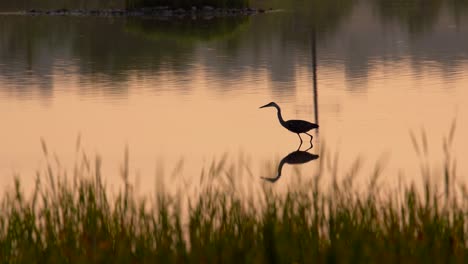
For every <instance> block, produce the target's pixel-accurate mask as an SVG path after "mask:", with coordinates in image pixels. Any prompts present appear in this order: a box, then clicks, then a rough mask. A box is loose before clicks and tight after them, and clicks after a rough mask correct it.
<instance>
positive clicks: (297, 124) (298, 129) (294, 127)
mask: <svg viewBox="0 0 468 264" xmlns="http://www.w3.org/2000/svg"><path fill="white" fill-rule="evenodd" d="M264 107H275V108H276V110H277V111H278V119H279V122H280V124H281V125H282V126H284V127H285V128H286V129H287V130H289V131H291V132H293V133H296V134H297V136H298V137H299V139H300V140H301V144H302V138H301V136H300V135H299V134H300V133H305V134H307V135H309V136H310V144H312V138H314V137H313V136H312V135H311V134H309V133H307V131H309V130H312V129H314V128H318V127H319V126H318V125H317V124H314V123H310V122H308V121H304V120H288V121H284V119H283V117H282V116H281V108H280V107H279V106H278V105H277V104H276V103H275V102H271V103H269V104H266V105H264V106H261V107H260V108H264Z"/></svg>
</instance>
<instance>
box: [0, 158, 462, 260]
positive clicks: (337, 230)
mask: <svg viewBox="0 0 468 264" xmlns="http://www.w3.org/2000/svg"><path fill="white" fill-rule="evenodd" d="M83 167H84V168H87V169H86V170H82V169H79V168H78V169H76V170H75V175H74V178H73V179H72V180H71V181H70V182H69V181H68V180H67V178H66V177H62V176H63V175H60V174H59V172H58V171H54V169H52V168H51V167H49V169H48V170H47V172H46V173H45V174H44V175H42V176H41V175H38V177H37V184H36V188H35V189H34V192H33V193H32V194H31V195H29V196H28V197H26V196H25V194H24V192H23V191H22V189H21V184H20V181H19V180H16V181H15V188H14V190H12V191H11V192H8V193H7V194H5V195H4V196H3V198H2V199H1V206H0V260H1V262H2V263H37V262H41V263H88V262H90V263H155V262H156V263H215V262H216V263H325V262H326V263H375V262H379V263H467V261H468V241H467V239H468V221H467V220H468V215H467V213H468V196H467V192H466V189H465V188H464V187H460V190H461V192H460V194H461V196H462V199H455V198H453V199H445V198H443V196H442V197H441V196H440V195H439V190H438V189H437V188H433V186H432V185H430V184H426V185H425V188H424V190H423V191H421V192H419V191H416V189H415V188H414V187H412V186H409V187H407V188H405V189H404V190H400V192H398V193H385V192H381V191H378V190H374V189H372V187H370V189H369V190H367V191H366V192H365V194H363V193H362V192H357V191H356V192H355V191H353V189H350V188H348V187H347V186H346V185H341V184H336V185H335V186H334V187H333V191H332V192H327V193H325V192H322V191H321V190H320V189H319V188H318V187H317V186H318V185H317V184H315V182H313V181H312V182H310V183H307V184H306V183H302V184H301V186H298V188H297V189H291V190H290V191H288V192H287V193H286V194H281V195H280V194H277V193H274V192H273V191H271V190H270V189H268V188H264V189H263V192H262V193H260V194H259V197H258V199H254V198H249V199H247V200H245V199H243V198H242V197H240V196H237V195H236V194H235V192H233V191H226V190H223V188H212V187H209V186H207V187H205V188H204V190H203V191H202V195H200V196H199V197H197V198H192V199H190V198H189V197H181V196H177V195H171V194H169V193H166V192H159V193H157V195H156V196H155V198H154V199H148V198H147V199H139V198H137V197H136V196H135V194H134V193H133V191H132V187H131V186H130V185H129V183H128V168H127V166H124V168H123V170H122V174H123V176H124V177H123V179H124V186H125V187H124V188H123V189H122V190H121V191H120V192H118V193H117V194H115V195H113V196H112V197H111V196H109V194H108V192H107V191H106V187H105V186H104V183H103V180H101V173H100V160H99V159H96V161H95V164H94V165H93V164H91V163H89V162H86V164H84V165H83ZM85 171H88V172H92V173H91V174H88V173H85ZM215 172H216V171H215ZM218 172H219V173H220V174H221V171H218ZM90 176H92V177H90ZM42 177H46V178H42ZM184 208H185V209H184Z"/></svg>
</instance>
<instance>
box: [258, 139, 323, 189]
mask: <svg viewBox="0 0 468 264" xmlns="http://www.w3.org/2000/svg"><path fill="white" fill-rule="evenodd" d="M299 147H300V146H299ZM311 148H312V147H310V148H308V149H307V150H309V149H311ZM307 150H305V151H301V150H299V149H298V150H296V151H293V152H291V153H289V154H288V155H287V156H286V157H284V158H283V159H282V160H281V161H280V163H279V164H278V174H277V175H276V177H275V178H265V177H261V178H262V179H264V180H266V181H269V182H275V181H277V180H278V179H279V178H280V177H281V171H282V170H283V165H284V164H285V163H287V164H303V163H307V162H309V161H311V160H315V159H318V158H319V156H318V155H315V154H311V153H309V152H307Z"/></svg>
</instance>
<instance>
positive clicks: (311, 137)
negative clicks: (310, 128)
mask: <svg viewBox="0 0 468 264" xmlns="http://www.w3.org/2000/svg"><path fill="white" fill-rule="evenodd" d="M305 133H306V134H307V135H309V136H310V143H312V139H313V138H314V137H313V136H312V135H311V134H309V133H307V132H305Z"/></svg>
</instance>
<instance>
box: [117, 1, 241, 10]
mask: <svg viewBox="0 0 468 264" xmlns="http://www.w3.org/2000/svg"><path fill="white" fill-rule="evenodd" d="M156 6H168V7H173V8H185V9H191V8H193V7H195V8H203V7H208V6H209V7H215V8H217V7H218V8H247V7H250V1H249V0H125V7H126V8H142V7H156Z"/></svg>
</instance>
